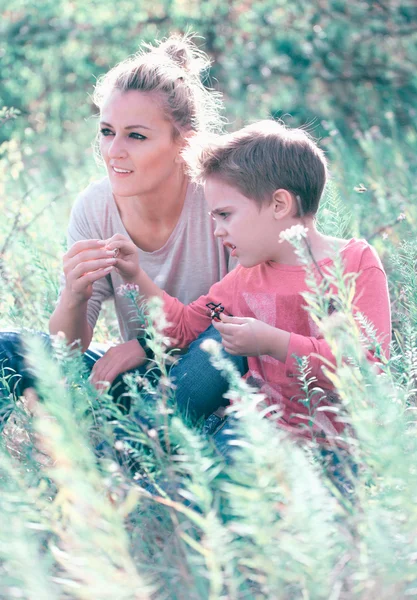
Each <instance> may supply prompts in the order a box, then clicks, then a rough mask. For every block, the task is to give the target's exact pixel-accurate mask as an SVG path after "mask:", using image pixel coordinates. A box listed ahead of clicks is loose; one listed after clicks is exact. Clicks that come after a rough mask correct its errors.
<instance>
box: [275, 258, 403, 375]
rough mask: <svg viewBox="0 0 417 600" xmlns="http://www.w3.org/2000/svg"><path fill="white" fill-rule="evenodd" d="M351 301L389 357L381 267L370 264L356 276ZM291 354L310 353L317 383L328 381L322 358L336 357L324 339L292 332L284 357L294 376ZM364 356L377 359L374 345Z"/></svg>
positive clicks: (388, 317) (332, 360) (386, 303)
mask: <svg viewBox="0 0 417 600" xmlns="http://www.w3.org/2000/svg"><path fill="white" fill-rule="evenodd" d="M353 304H354V312H355V314H356V313H361V314H362V315H363V316H365V317H366V319H367V320H368V321H369V322H370V323H371V324H372V325H373V327H374V329H375V331H376V334H377V340H378V342H379V344H380V348H381V350H382V354H383V355H384V356H385V357H388V356H389V344H390V341H391V309H390V302H389V294H388V285H387V278H386V275H385V273H384V271H383V270H382V269H380V268H379V267H369V268H368V269H365V270H364V271H362V272H361V273H360V275H359V277H358V278H357V280H356V293H355V298H354V301H353ZM334 317H335V318H337V314H336V313H334ZM294 355H295V356H298V357H300V356H309V357H310V366H311V367H312V375H314V376H315V377H316V378H317V382H318V384H319V385H320V383H325V384H326V383H327V384H328V379H327V378H326V377H325V376H324V374H323V372H322V366H323V365H324V364H325V361H327V362H330V363H331V364H333V365H335V358H334V356H333V353H332V351H331V349H330V346H329V344H328V343H327V342H326V340H325V339H323V338H315V337H308V336H302V335H298V334H295V333H291V335H290V339H289V344H288V349H287V358H286V360H285V365H286V370H287V375H289V376H295V375H296V374H297V373H298V368H297V361H296V360H295V358H294ZM321 357H323V358H321ZM366 357H367V359H368V360H369V361H371V362H379V358H378V356H375V351H374V348H372V349H367V350H366ZM323 359H324V360H323Z"/></svg>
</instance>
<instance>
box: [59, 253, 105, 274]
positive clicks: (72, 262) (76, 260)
mask: <svg viewBox="0 0 417 600" xmlns="http://www.w3.org/2000/svg"><path fill="white" fill-rule="evenodd" d="M108 258H114V252H113V251H111V250H105V249H104V247H103V248H102V249H100V250H85V251H82V252H79V253H77V254H76V255H75V256H73V257H71V258H68V256H67V255H65V256H64V273H65V274H68V273H69V272H71V271H72V270H73V269H75V268H76V267H77V265H80V264H83V263H87V262H90V261H94V260H106V259H108ZM91 270H92V269H91Z"/></svg>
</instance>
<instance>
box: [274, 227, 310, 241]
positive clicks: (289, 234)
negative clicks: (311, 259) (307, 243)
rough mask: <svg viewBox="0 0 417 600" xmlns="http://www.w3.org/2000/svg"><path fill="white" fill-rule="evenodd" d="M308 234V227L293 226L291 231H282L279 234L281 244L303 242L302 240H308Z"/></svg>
mask: <svg viewBox="0 0 417 600" xmlns="http://www.w3.org/2000/svg"><path fill="white" fill-rule="evenodd" d="M307 233H308V229H307V227H304V225H293V226H292V227H290V228H289V229H285V230H284V231H281V233H280V234H279V243H280V244H282V242H292V241H298V242H299V241H301V240H302V238H306V237H307Z"/></svg>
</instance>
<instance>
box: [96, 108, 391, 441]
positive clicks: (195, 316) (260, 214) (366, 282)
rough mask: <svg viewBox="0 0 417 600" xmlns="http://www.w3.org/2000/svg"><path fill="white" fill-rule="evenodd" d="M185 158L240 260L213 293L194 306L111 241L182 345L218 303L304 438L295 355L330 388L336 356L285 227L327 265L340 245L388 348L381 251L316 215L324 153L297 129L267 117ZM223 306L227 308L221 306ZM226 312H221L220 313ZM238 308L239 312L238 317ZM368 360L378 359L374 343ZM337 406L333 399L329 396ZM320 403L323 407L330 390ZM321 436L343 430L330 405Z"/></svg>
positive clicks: (255, 374)
mask: <svg viewBox="0 0 417 600" xmlns="http://www.w3.org/2000/svg"><path fill="white" fill-rule="evenodd" d="M186 159H187V161H188V163H189V166H190V170H191V171H192V172H193V174H194V178H195V179H196V180H198V181H200V182H202V183H204V185H205V195H206V199H207V202H208V204H209V208H210V214H211V216H212V217H213V218H214V219H215V221H216V229H215V234H214V235H215V236H216V237H218V238H220V239H222V241H223V244H224V245H225V246H228V247H229V248H231V253H232V256H235V257H237V258H238V260H239V265H238V266H237V267H236V268H235V269H234V270H233V271H232V272H231V273H229V274H228V275H226V277H225V278H224V279H223V280H221V281H220V282H218V283H216V284H214V285H213V286H212V287H211V289H210V290H209V292H208V294H207V295H205V296H201V297H200V298H199V299H197V300H196V301H195V302H193V303H191V304H189V305H188V306H185V305H183V304H182V303H181V302H180V301H179V300H177V299H176V298H172V297H170V296H168V295H167V294H166V293H165V292H162V291H161V290H160V289H159V288H158V287H157V286H156V285H155V283H153V282H152V281H151V280H150V278H149V277H148V276H147V275H146V273H145V272H144V271H143V270H142V269H141V268H140V266H139V267H138V262H137V256H136V252H135V251H134V250H133V249H132V247H131V244H130V243H129V242H127V241H125V239H123V238H122V237H121V236H118V239H115V238H112V240H109V241H108V248H109V250H111V249H114V248H119V250H120V252H119V255H118V259H117V264H116V265H115V267H116V268H118V270H119V271H120V272H121V274H122V276H123V277H124V279H125V281H126V282H130V283H135V284H137V285H138V286H139V291H140V294H141V295H143V296H145V297H146V298H149V297H151V296H160V297H161V298H163V300H164V308H165V311H166V313H167V319H168V322H169V323H170V324H171V325H170V327H169V329H168V330H167V331H166V333H167V335H169V336H170V337H171V338H172V339H175V344H176V345H178V346H179V347H183V346H187V345H188V344H189V343H190V342H191V341H192V340H194V339H195V338H196V337H197V336H198V335H199V334H200V333H201V332H202V331H204V330H205V329H206V328H207V327H208V326H209V324H210V322H211V317H212V316H213V315H210V311H208V309H207V305H208V304H210V303H213V304H212V306H215V305H219V304H220V305H221V307H220V308H218V309H217V310H218V312H217V314H216V318H215V320H214V324H215V327H216V329H218V331H219V332H220V334H221V336H222V342H223V346H224V348H225V349H226V350H227V351H228V352H229V353H230V354H237V355H241V356H247V357H248V372H247V374H246V375H245V377H246V379H248V380H249V383H250V384H251V385H253V386H255V387H257V388H259V390H260V391H261V392H262V393H264V394H265V395H266V397H267V402H268V403H269V404H270V405H274V406H276V405H278V406H279V408H280V413H281V414H280V420H279V424H280V426H282V427H284V428H285V429H288V430H289V431H290V432H292V433H294V434H296V435H297V436H300V435H301V436H308V437H310V436H311V435H312V431H311V428H310V429H308V428H306V423H307V421H308V414H307V413H308V407H307V406H305V404H303V403H300V402H297V398H300V389H299V383H298V381H297V374H298V369H297V361H296V360H295V356H297V357H301V356H308V357H309V364H310V367H311V369H312V372H311V375H314V376H315V377H316V380H317V381H316V383H315V385H316V386H319V387H321V388H322V389H323V390H324V392H326V391H327V392H329V396H331V390H332V385H331V383H330V381H329V380H328V379H327V378H326V377H325V375H324V374H323V373H322V369H321V367H322V365H323V360H322V359H321V357H323V358H324V359H327V360H328V361H332V360H333V362H334V359H333V357H332V354H331V351H330V348H329V345H328V344H327V342H326V341H325V340H324V339H323V337H322V336H321V334H320V332H319V330H318V328H317V327H316V325H315V324H314V323H313V321H312V320H311V318H310V317H309V314H308V312H307V311H306V310H305V308H304V306H305V304H304V301H303V298H302V296H301V292H304V291H306V290H307V286H306V283H305V270H304V267H303V266H302V265H301V264H300V261H299V258H298V257H297V255H296V253H295V251H294V248H293V246H292V245H291V244H290V243H289V242H285V241H284V242H283V243H279V236H280V233H281V232H283V231H284V230H287V229H289V228H290V227H292V226H294V225H299V226H302V227H304V228H306V229H307V241H308V244H309V248H310V250H311V254H312V255H313V257H314V261H315V264H316V265H317V266H318V268H319V269H320V270H324V271H325V270H326V268H327V267H328V266H329V265H331V263H332V255H333V256H334V252H335V249H336V250H337V251H338V252H339V253H340V254H341V256H342V259H343V262H344V265H345V272H346V273H356V274H358V277H357V279H356V294H355V298H354V306H355V309H356V310H358V311H360V312H361V313H363V314H364V315H365V316H366V317H367V318H368V320H369V321H371V323H372V324H373V325H374V327H375V329H376V331H377V335H378V339H379V341H380V343H381V347H382V349H383V351H384V352H385V353H388V346H389V341H390V330H391V324H390V305H389V297H388V288H387V281H386V276H385V273H384V270H383V267H382V265H381V262H380V260H379V258H378V257H377V255H376V253H375V252H374V250H373V249H372V248H371V247H370V246H369V245H368V244H367V243H366V242H365V241H364V240H358V239H351V240H343V239H337V238H333V237H329V236H325V235H322V234H321V233H319V232H318V231H317V229H316V227H315V222H314V218H315V214H316V212H317V209H318V206H319V202H320V198H321V195H322V192H323V189H324V186H325V183H326V177H327V165H326V159H325V157H324V153H323V152H322V151H321V150H320V149H319V148H318V147H317V145H316V144H315V143H314V142H313V141H312V140H311V139H310V137H309V136H308V134H307V133H306V132H305V131H303V130H300V129H294V130H291V129H287V128H286V127H285V126H284V125H282V124H280V123H278V122H275V121H272V120H266V121H261V122H259V123H255V124H253V125H249V126H247V127H245V128H243V129H241V130H240V131H237V132H235V133H232V134H228V135H225V136H221V137H219V138H217V139H216V140H215V141H213V142H212V143H209V144H208V145H207V146H206V147H205V148H204V149H203V150H201V151H200V152H199V153H195V152H194V153H193V152H192V151H189V152H188V154H187V156H186ZM223 309H224V310H223ZM221 311H223V312H221ZM231 315H233V316H231ZM368 358H369V360H374V357H373V355H372V353H371V352H369V351H368ZM327 404H330V401H328V402H327ZM322 405H326V398H324V400H323V402H322ZM313 428H314V429H316V431H315V432H314V433H315V434H316V437H317V436H318V437H321V435H322V434H324V437H327V436H330V437H331V436H337V434H338V433H339V432H340V431H341V430H342V429H343V424H342V423H340V422H338V421H337V416H336V415H335V414H334V412H332V411H328V412H324V411H319V412H318V413H317V416H316V418H315V424H314V426H313Z"/></svg>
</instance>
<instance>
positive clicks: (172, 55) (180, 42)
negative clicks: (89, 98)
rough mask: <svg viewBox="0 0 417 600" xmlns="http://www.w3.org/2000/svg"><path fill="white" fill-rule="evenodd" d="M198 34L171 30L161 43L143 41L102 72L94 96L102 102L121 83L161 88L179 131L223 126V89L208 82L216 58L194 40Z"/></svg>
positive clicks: (122, 85) (145, 89) (124, 88)
mask: <svg viewBox="0 0 417 600" xmlns="http://www.w3.org/2000/svg"><path fill="white" fill-rule="evenodd" d="M193 37H194V36H193V35H192V34H186V35H175V34H173V35H171V36H170V37H169V38H167V39H166V40H163V41H157V42H156V44H155V45H151V44H145V43H143V44H142V45H141V49H140V50H139V52H138V53H137V54H135V55H133V56H130V57H128V58H127V59H126V60H124V61H122V62H121V63H119V64H118V65H116V66H115V67H113V68H112V69H111V70H110V71H109V72H108V73H106V74H105V75H103V76H102V77H100V79H99V80H98V82H97V85H96V87H95V91H94V95H93V101H94V104H96V106H98V107H99V108H100V109H101V108H102V106H103V104H104V102H105V100H106V99H107V97H108V96H109V94H111V92H112V91H113V90H115V89H117V90H120V91H122V92H128V91H130V90H137V91H140V92H145V93H153V94H156V95H157V97H158V99H159V100H160V101H161V102H162V107H163V110H164V112H165V115H166V117H167V119H168V120H169V121H171V123H172V125H173V133H174V137H177V136H178V135H181V134H182V133H184V132H187V131H190V130H193V131H196V132H213V131H221V130H222V126H223V120H222V118H221V117H220V114H219V110H220V108H221V107H222V104H221V99H220V94H219V93H218V92H215V91H213V90H210V89H207V88H205V87H204V85H203V84H202V81H201V79H202V77H204V76H205V74H206V72H207V70H208V68H209V66H210V60H209V58H208V56H207V55H206V54H205V53H204V52H202V51H201V50H200V49H199V48H198V47H197V46H196V45H195V44H194V42H193Z"/></svg>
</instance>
